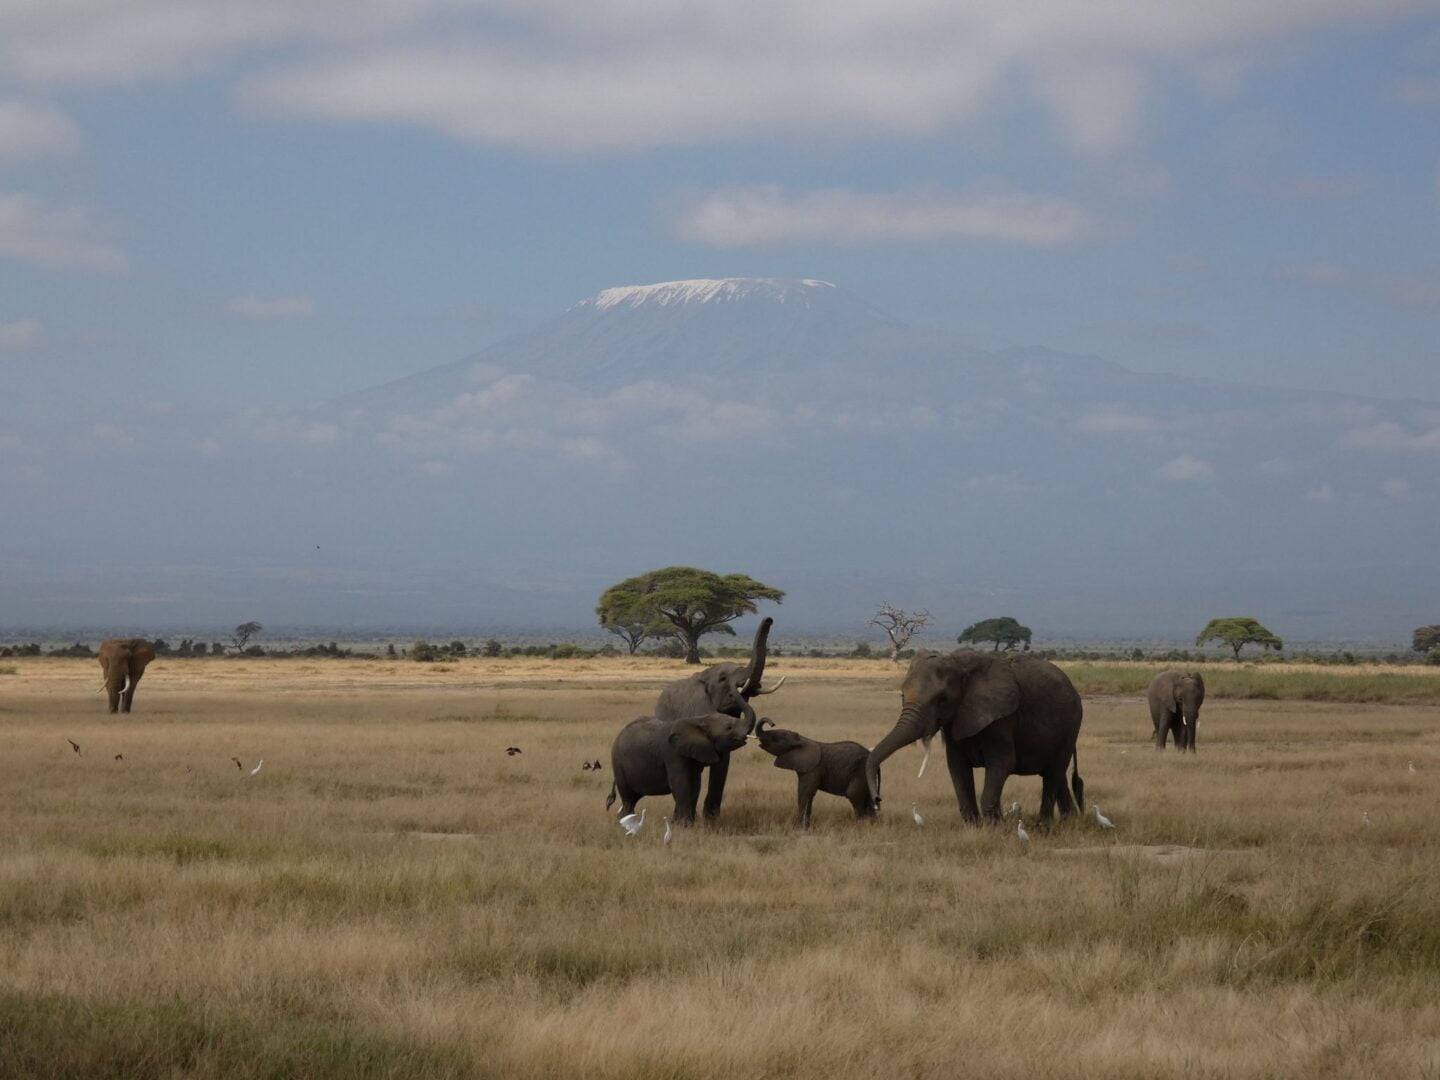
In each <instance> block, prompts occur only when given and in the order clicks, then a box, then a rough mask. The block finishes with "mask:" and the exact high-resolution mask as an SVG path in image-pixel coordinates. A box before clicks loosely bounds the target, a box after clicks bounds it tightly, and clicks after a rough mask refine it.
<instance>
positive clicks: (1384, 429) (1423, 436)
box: [1345, 420, 1440, 450]
mask: <svg viewBox="0 0 1440 1080" xmlns="http://www.w3.org/2000/svg"><path fill="white" fill-rule="evenodd" d="M1345 442H1346V443H1347V444H1348V445H1350V446H1354V447H1357V448H1359V449H1361V450H1440V427H1437V428H1433V429H1432V430H1430V431H1416V432H1412V431H1410V430H1409V429H1407V428H1404V427H1401V426H1400V425H1399V424H1397V423H1394V422H1393V421H1389V420H1386V421H1382V422H1381V423H1378V424H1371V425H1370V426H1368V427H1361V428H1355V429H1353V430H1352V431H1350V432H1349V433H1348V434H1347V435H1346V437H1345Z"/></svg>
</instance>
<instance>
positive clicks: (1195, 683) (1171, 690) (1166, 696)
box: [1145, 671, 1205, 754]
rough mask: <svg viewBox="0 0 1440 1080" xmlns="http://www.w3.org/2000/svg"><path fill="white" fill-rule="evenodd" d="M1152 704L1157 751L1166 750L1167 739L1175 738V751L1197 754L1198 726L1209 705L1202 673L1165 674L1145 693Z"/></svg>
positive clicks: (1151, 712)
mask: <svg viewBox="0 0 1440 1080" xmlns="http://www.w3.org/2000/svg"><path fill="white" fill-rule="evenodd" d="M1145 696H1146V697H1147V698H1149V700H1150V721H1151V723H1153V724H1154V725H1155V749H1156V750H1164V749H1165V737H1166V736H1167V735H1174V736H1175V749H1177V750H1189V751H1190V752H1191V753H1192V754H1193V753H1194V752H1195V724H1196V723H1197V722H1198V721H1199V719H1200V706H1201V705H1203V704H1204V703H1205V680H1204V679H1203V678H1202V677H1201V675H1200V673H1199V672H1198V671H1162V672H1160V674H1159V675H1156V676H1155V678H1153V679H1151V680H1150V689H1149V690H1147V691H1146V692H1145Z"/></svg>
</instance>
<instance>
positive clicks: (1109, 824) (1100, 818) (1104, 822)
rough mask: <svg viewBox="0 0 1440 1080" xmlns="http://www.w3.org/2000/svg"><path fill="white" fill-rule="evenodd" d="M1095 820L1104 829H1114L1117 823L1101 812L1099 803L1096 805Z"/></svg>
mask: <svg viewBox="0 0 1440 1080" xmlns="http://www.w3.org/2000/svg"><path fill="white" fill-rule="evenodd" d="M1095 820H1096V821H1097V822H1099V824H1100V828H1102V829H1113V828H1114V827H1115V823H1114V822H1113V821H1111V820H1110V819H1109V818H1108V817H1106V816H1105V815H1104V814H1102V813H1101V812H1100V804H1099V803H1096V804H1095Z"/></svg>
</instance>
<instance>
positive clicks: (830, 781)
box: [755, 718, 875, 829]
mask: <svg viewBox="0 0 1440 1080" xmlns="http://www.w3.org/2000/svg"><path fill="white" fill-rule="evenodd" d="M767 724H769V725H770V726H769V727H768V728H767V727H766V725H767ZM755 737H756V738H757V739H759V740H760V749H761V750H764V751H765V752H766V753H767V754H772V755H774V757H775V767H776V768H777V769H789V770H790V771H791V772H793V773H796V774H797V775H796V777H795V780H796V789H795V796H796V802H797V806H796V810H795V824H797V825H799V826H800V827H801V828H805V829H808V828H809V827H810V807H811V805H812V804H813V803H814V802H815V796H816V794H817V793H818V792H821V791H823V792H825V794H827V795H839V796H840V797H841V798H842V799H849V800H850V805H851V806H852V807H854V809H855V816H856V817H857V818H873V817H874V816H875V804H874V802H872V801H871V799H870V785H869V782H868V780H867V779H866V776H865V761H866V759H867V758H868V757H869V756H870V751H869V750H868V749H867V748H865V747H863V746H861V745H860V744H859V743H857V742H818V741H816V740H815V739H810V738H806V737H805V736H804V735H801V734H800V733H799V732H798V731H788V730H786V729H785V728H777V727H776V726H775V725H774V724H771V723H770V720H769V719H768V718H763V719H761V720H760V721H759V723H757V724H756V725H755Z"/></svg>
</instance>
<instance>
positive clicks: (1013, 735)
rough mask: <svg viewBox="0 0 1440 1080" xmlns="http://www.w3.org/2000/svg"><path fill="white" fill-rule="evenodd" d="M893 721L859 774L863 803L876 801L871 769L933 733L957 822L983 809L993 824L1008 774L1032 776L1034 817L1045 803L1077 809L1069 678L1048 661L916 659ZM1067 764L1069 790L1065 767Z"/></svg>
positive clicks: (1074, 699) (956, 655) (1080, 790)
mask: <svg viewBox="0 0 1440 1080" xmlns="http://www.w3.org/2000/svg"><path fill="white" fill-rule="evenodd" d="M900 700H901V706H900V719H899V720H897V721H896V722H895V726H894V727H893V728H892V729H891V730H890V733H889V734H888V735H886V736H885V738H884V739H882V740H881V741H880V744H879V745H878V746H876V747H875V749H874V750H872V751H870V756H869V759H868V760H867V761H866V774H867V778H868V780H869V784H870V794H871V797H872V799H873V800H874V801H875V802H876V803H877V804H878V802H879V800H880V765H881V763H882V762H883V761H884V760H885V759H886V758H888V757H889V756H890V755H891V754H893V753H895V751H896V750H899V749H900V748H901V747H902V746H908V745H909V744H910V743H912V742H914V741H915V740H916V739H923V740H924V741H925V745H926V749H927V751H928V749H929V745H930V740H931V739H932V738H934V737H935V734H936V732H939V734H940V738H941V740H942V741H943V742H944V744H945V760H946V764H947V765H948V766H949V768H950V782H951V783H952V784H954V786H955V798H956V800H957V801H958V802H959V803H960V816H961V817H963V818H964V819H965V820H966V821H968V822H972V823H973V822H978V821H979V820H980V816H981V814H982V812H983V814H984V816H985V817H986V818H988V819H990V820H992V821H998V820H999V819H1000V798H1001V795H1002V793H1003V790H1004V787H1005V781H1006V780H1007V779H1009V777H1011V776H1012V775H1019V776H1039V777H1041V779H1042V794H1041V802H1040V816H1041V817H1042V818H1050V817H1052V816H1053V814H1054V809H1055V804H1056V803H1059V804H1060V814H1061V816H1062V817H1069V816H1071V815H1072V814H1074V813H1075V805H1076V803H1078V804H1079V806H1080V809H1082V810H1083V809H1084V808H1085V782H1084V781H1083V780H1082V779H1081V778H1080V759H1079V757H1078V756H1077V755H1076V753H1075V740H1076V739H1077V738H1078V736H1079V734H1080V722H1081V720H1082V718H1083V716H1084V706H1083V705H1082V704H1081V702H1080V695H1079V694H1078V693H1076V691H1075V687H1074V685H1073V684H1072V683H1071V682H1070V677H1069V676H1068V675H1066V674H1065V673H1064V672H1063V671H1061V670H1060V669H1059V668H1058V667H1056V666H1055V665H1054V664H1052V663H1050V661H1048V660H1041V659H1039V658H1038V657H1033V656H1023V655H1022V656H1010V655H1006V654H1003V653H1002V654H998V655H997V654H995V653H982V652H972V651H970V650H968V649H960V650H957V651H955V652H952V653H949V654H946V655H940V654H937V653H932V652H928V651H923V650H922V651H920V652H918V653H916V655H915V659H914V660H912V661H911V663H910V670H909V671H908V672H906V674H905V682H904V684H903V685H902V686H901V688H900ZM1072 760H1073V761H1074V763H1075V767H1074V769H1073V771H1072V772H1071V774H1070V786H1071V787H1072V788H1073V789H1074V792H1075V801H1074V802H1071V801H1070V792H1069V791H1067V790H1066V788H1065V767H1066V766H1067V765H1068V764H1070V762H1071V761H1072ZM977 768H983V769H984V770H985V790H984V793H983V794H982V795H981V798H980V804H979V806H977V805H976V803H975V775H974V772H973V770H974V769H977Z"/></svg>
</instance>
